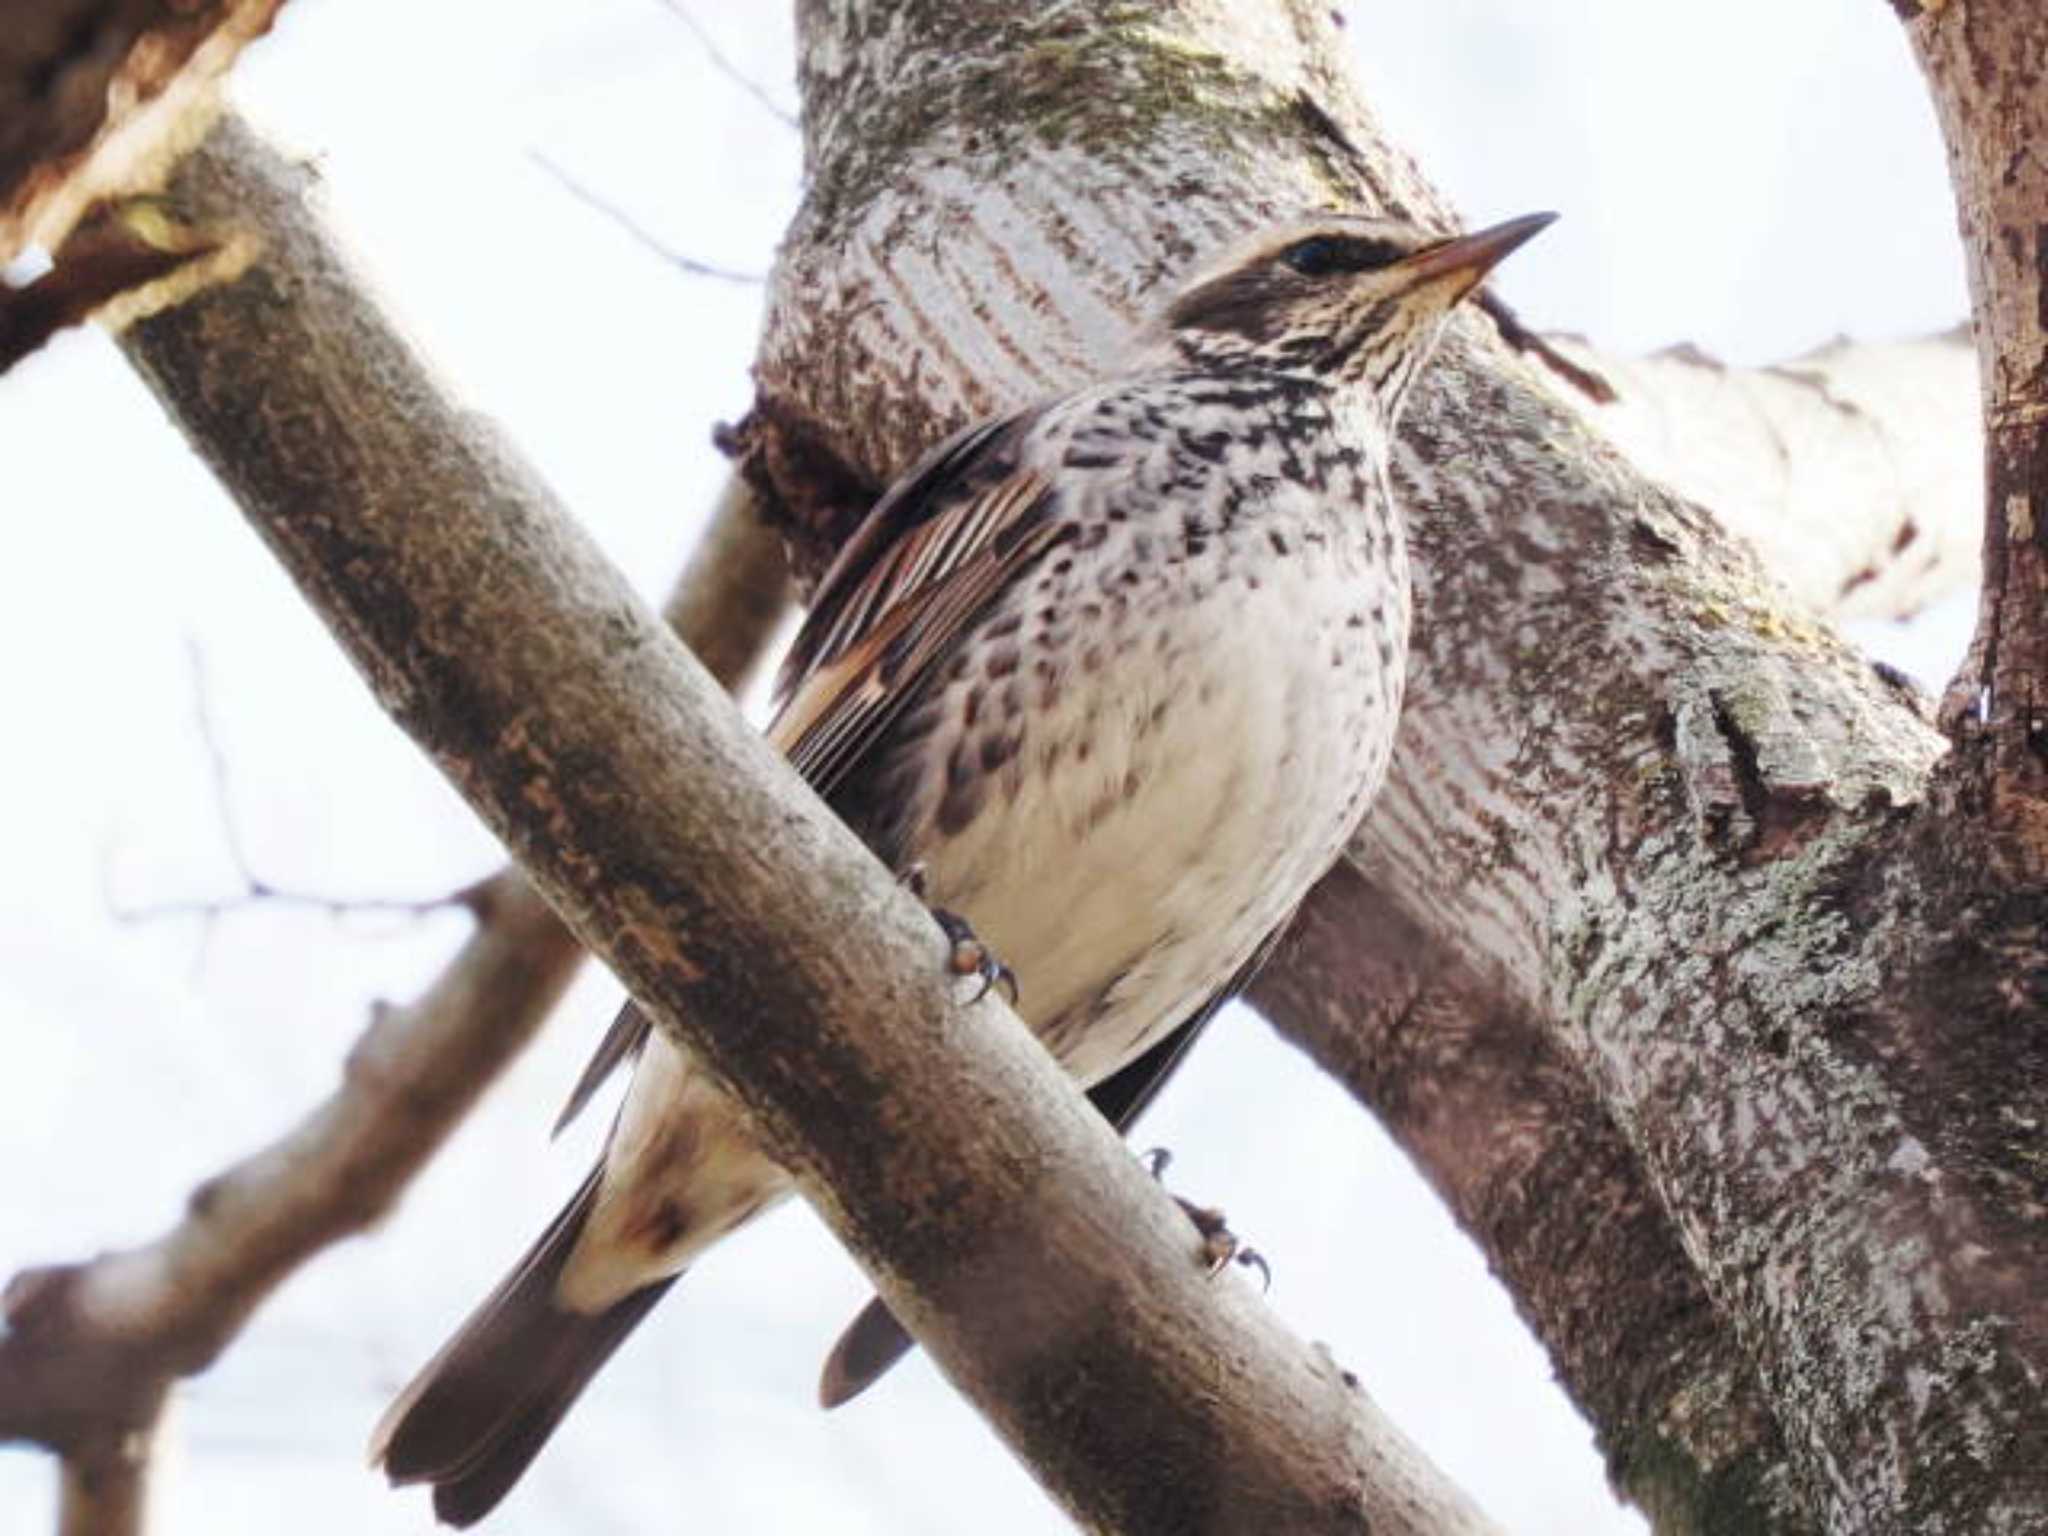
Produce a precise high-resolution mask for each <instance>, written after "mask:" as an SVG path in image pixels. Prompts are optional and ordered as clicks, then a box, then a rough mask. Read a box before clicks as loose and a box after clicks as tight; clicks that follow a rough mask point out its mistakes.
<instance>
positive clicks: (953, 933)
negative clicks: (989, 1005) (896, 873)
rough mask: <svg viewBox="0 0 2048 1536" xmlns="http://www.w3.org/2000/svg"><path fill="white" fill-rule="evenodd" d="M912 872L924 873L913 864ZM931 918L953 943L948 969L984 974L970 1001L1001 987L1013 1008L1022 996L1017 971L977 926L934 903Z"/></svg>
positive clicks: (978, 974) (956, 971) (973, 974)
mask: <svg viewBox="0 0 2048 1536" xmlns="http://www.w3.org/2000/svg"><path fill="white" fill-rule="evenodd" d="M913 873H918V874H921V870H918V869H917V867H916V866H913ZM906 883H908V881H907V878H906ZM913 889H915V887H913ZM932 920H933V921H934V922H936V923H937V924H938V925H939V931H940V932H941V933H943V934H944V935H945V936H946V941H947V942H948V943H950V944H951V945H952V946H953V953H952V956H951V957H950V958H949V959H948V961H947V962H946V963H947V967H948V969H950V970H951V971H952V972H953V974H954V975H955V976H979V977H980V978H981V990H980V991H978V992H976V993H975V994H974V996H973V997H971V998H970V999H968V1001H969V1002H975V1003H978V1002H980V1001H981V1000H982V999H983V998H984V997H987V996H988V994H989V990H990V988H992V987H1001V988H1002V989H1003V990H1004V991H1005V992H1008V993H1009V994H1010V1006H1011V1007H1013V1008H1014V1007H1015V1006H1016V1005H1017V998H1018V996H1019V992H1018V988H1017V973H1016V972H1015V971H1013V970H1011V969H1010V968H1009V967H1008V966H1007V965H1005V964H1003V962H1002V961H1001V959H999V958H998V957H997V955H996V953H995V951H994V950H992V949H990V948H989V947H988V946H987V945H986V944H984V943H982V942H981V940H980V939H979V938H977V937H976V936H975V932H974V930H973V929H972V928H971V927H969V926H968V923H967V919H966V918H964V917H962V916H960V914H959V913H957V912H948V911H946V910H945V908H943V907H933V908H932Z"/></svg>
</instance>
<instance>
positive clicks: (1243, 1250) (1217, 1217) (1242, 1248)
mask: <svg viewBox="0 0 2048 1536" xmlns="http://www.w3.org/2000/svg"><path fill="white" fill-rule="evenodd" d="M1162 1150H1163V1149H1160V1148H1155V1149H1154V1150H1153V1152H1151V1153H1149V1154H1147V1156H1148V1157H1157V1156H1158V1154H1159V1152H1160V1151H1162ZM1173 1198H1174V1203H1175V1204H1177V1205H1179V1207H1180V1208H1181V1209H1182V1210H1183V1211H1185V1212H1186V1213H1187V1218H1188V1220H1189V1221H1191V1222H1193V1223H1194V1227H1195V1231H1196V1232H1197V1233H1198V1234H1199V1235H1200V1237H1201V1239H1202V1259H1203V1268H1204V1269H1205V1270H1206V1271H1207V1272H1208V1274H1209V1276H1210V1277H1211V1278H1212V1279H1213V1278H1214V1277H1215V1276H1217V1275H1220V1274H1222V1273H1223V1268H1224V1266H1225V1265H1227V1264H1231V1263H1236V1264H1241V1265H1243V1266H1244V1267H1245V1268H1246V1269H1256V1270H1257V1271H1258V1272H1259V1277H1260V1281H1261V1284H1260V1289H1261V1290H1271V1289H1272V1288H1273V1267H1272V1266H1271V1265H1270V1264H1268V1263H1267V1262H1266V1256H1265V1255H1264V1254H1262V1253H1260V1252H1259V1251H1258V1249H1256V1248H1252V1247H1249V1246H1247V1245H1246V1244H1244V1243H1242V1242H1239V1241H1238V1237H1237V1234H1236V1233H1235V1232H1233V1231H1231V1230H1230V1223H1229V1221H1228V1220H1227V1219H1226V1218H1225V1216H1224V1214H1223V1213H1222V1212H1221V1211H1219V1210H1217V1209H1216V1208H1215V1207H1214V1206H1213V1205H1196V1204H1195V1203H1194V1201H1192V1200H1184V1199H1182V1198H1181V1197H1180V1196H1179V1195H1175V1196H1174V1197H1173Z"/></svg>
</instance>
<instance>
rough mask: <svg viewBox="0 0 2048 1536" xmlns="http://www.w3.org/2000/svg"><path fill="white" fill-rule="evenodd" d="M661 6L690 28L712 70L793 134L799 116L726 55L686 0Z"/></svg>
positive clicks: (673, 0) (675, 0) (664, 2)
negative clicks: (750, 98)
mask: <svg viewBox="0 0 2048 1536" xmlns="http://www.w3.org/2000/svg"><path fill="white" fill-rule="evenodd" d="M662 4H663V5H664V6H666V7H667V8H668V12H669V14H670V15H672V16H674V17H675V19H676V20H677V21H680V22H681V23H682V24H683V25H684V26H686V27H688V28H689V29H690V32H691V34H692V35H693V36H695V38H696V39H697V44H698V46H699V47H701V48H702V49H703V50H704V57H705V58H707V59H708V60H710V61H711V67H712V68H713V69H715V70H717V71H718V72H719V73H720V74H721V75H723V76H725V78H726V79H728V80H730V81H731V82H732V83H733V84H734V85H736V86H738V87H739V88H740V89H741V90H743V91H745V92H746V93H747V94H748V95H749V96H751V97H753V98H754V100H755V101H757V102H759V103H760V104H761V106H762V108H763V109H764V110H765V111H766V112H767V113H768V115H769V116H770V117H773V118H774V119H775V120H776V121H777V122H779V123H781V124H782V125H783V127H785V128H787V129H789V130H790V131H791V132H795V131H796V128H797V126H798V125H797V120H796V114H795V113H794V112H792V111H790V110H789V108H787V107H785V106H783V105H782V103H780V102H779V101H777V100H776V99H775V98H774V97H773V96H770V95H769V94H768V92H767V90H766V88H765V87H763V86H762V84H761V82H760V81H758V80H756V79H754V78H753V77H752V76H751V75H749V74H747V73H746V72H745V71H744V70H742V69H741V68H740V67H739V66H738V65H737V64H734V63H733V62H732V60H731V59H728V58H727V57H726V56H725V54H724V52H723V51H721V50H720V48H719V46H718V43H717V40H716V39H714V38H713V37H712V35H711V33H710V32H709V31H708V30H707V29H706V27H705V25H704V23H703V22H701V21H699V20H698V19H697V17H696V15H695V14H694V13H693V12H692V11H691V10H690V8H689V7H688V6H687V5H685V4H683V0H662Z"/></svg>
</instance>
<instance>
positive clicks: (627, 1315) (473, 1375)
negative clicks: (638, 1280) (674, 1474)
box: [370, 1172, 676, 1525]
mask: <svg viewBox="0 0 2048 1536" xmlns="http://www.w3.org/2000/svg"><path fill="white" fill-rule="evenodd" d="M597 1177H598V1176H597V1174H596V1173H595V1172H593V1173H592V1174H591V1176H590V1177H589V1178H588V1179H586V1180H584V1182H583V1186H582V1188H580V1189H579V1190H578V1191H577V1192H576V1194H575V1195H574V1196H573V1197H572V1198H571V1199H570V1201H569V1203H568V1204H567V1205H566V1206H564V1207H563V1209H562V1212H561V1214H560V1215H559V1216H557V1217H556V1218H555V1220H554V1222H553V1223H552V1224H551V1225H550V1226H549V1227H548V1229H547V1231H546V1232H544V1233H542V1234H541V1236H540V1240H539V1241H538V1242H536V1243H535V1244H534V1245H533V1247H532V1249H531V1250H529V1251H528V1253H527V1254H526V1256H525V1257H524V1258H523V1259H521V1260H520V1262H519V1263H518V1265H517V1266H516V1267H515V1268H514V1269H513V1270H512V1272H511V1274H509V1275H507V1276H506V1277H505V1279H504V1281H503V1282H502V1283H500V1285H499V1286H498V1288H497V1289H496V1290H495V1291H493V1292H492V1293H491V1294H490V1296H489V1297H487V1298H486V1299H485V1300H484V1303H483V1304H482V1305H481V1306H479V1307H478V1308H477V1309H476V1311H475V1312H474V1313H472V1314H471V1315H470V1318H469V1320H468V1321H467V1322H465V1323H464V1324H463V1325H462V1327H461V1329H460V1330H459V1331H458V1332H457V1333H456V1335H455V1337H454V1338H452V1339H450V1340H449V1341H448V1343H447V1344H446V1345H445V1346H443V1348H442V1349H441V1352H440V1353H439V1354H437V1355H436V1356H434V1358H433V1359H432V1360H430V1361H429V1362H427V1365H426V1366H425V1368H424V1369H422V1370H421V1371H420V1373H419V1375H418V1376H416V1377H415V1378H414V1379H413V1382H412V1384H411V1385H410V1386H408V1387H407V1388H406V1389H405V1391H404V1392H402V1393H400V1394H399V1397H398V1400H397V1401H396V1402H394V1403H393V1404H392V1405H391V1407H390V1408H389V1409H388V1410H387V1411H386V1412H385V1415H384V1417H383V1419H382V1421H381V1422H380V1423H379V1424H378V1426H377V1430H376V1433H375V1434H374V1435H372V1437H371V1440H370V1462H371V1465H373V1466H378V1465H381V1466H382V1467H383V1469H384V1472H385V1475H386V1476H387V1477H389V1478H390V1479H391V1481H392V1482H393V1483H395V1484H402V1483H431V1484H433V1485H434V1512H435V1513H436V1514H437V1515H439V1516H440V1517H441V1519H443V1520H444V1521H446V1522H447V1523H449V1524H450V1525H471V1524H474V1523H475V1522H476V1521H478V1520H480V1519H482V1518H483V1517H484V1516H485V1515H486V1514H488V1513H489V1512H490V1511H491V1509H492V1508H493V1507H495V1506H496V1504H497V1503H498V1501H499V1500H500V1499H502V1498H504V1496H505V1494H506V1493H507V1492H508V1491H509V1490H510V1489H511V1487H512V1485H513V1484H514V1483H516V1482H517V1481H518V1480H519V1477H520V1474H521V1473H523V1472H524V1471H525V1470H526V1468H527V1466H528V1465H529V1464H530V1463H531V1462H532V1461H533V1458H534V1457H535V1456H536V1455H538V1454H539V1453H540V1448H541V1447H542V1446H543V1445H545V1444H546V1443H547V1439H548V1436H549V1435H550V1434H552V1433H553V1432H554V1429H555V1426H556V1425H557V1424H559V1423H560V1422H561V1421H562V1416H563V1415H564V1414H565V1413H567V1412H568V1411H569V1407H570V1405H571V1404H572V1403H574V1402H575V1401H576V1399H577V1397H578V1396H579V1395H580V1394H581V1393H582V1391H583V1389H584V1388H585V1387H586V1386H588V1385H589V1384H590V1379H591V1377H593V1376H595V1375H596V1374H597V1371H598V1368H599V1367H600V1366H602V1365H603V1364H604V1363H605V1361H606V1360H608V1359H610V1358H611V1355H612V1352H613V1351H614V1350H616V1349H617V1348H618V1347H619V1345H620V1343H621V1342H623V1341H624V1339H625V1337H626V1335H627V1334H628V1333H630V1332H632V1330H633V1327H634V1325H635V1324H637V1323H638V1322H639V1321H640V1319H641V1318H642V1317H644V1316H646V1314H647V1309H648V1308H649V1307H651V1306H653V1305H654V1303H655V1302H656V1301H658V1300H660V1298H661V1296H662V1295H663V1293H664V1292H666V1291H667V1290H668V1288H669V1286H670V1285H672V1284H673V1283H674V1281H675V1278H676V1277H673V1276H671V1277H670V1278H669V1279H666V1280H661V1281H657V1282H656V1283H654V1284H653V1285H649V1286H646V1287H644V1288H642V1289H641V1290H638V1291H635V1292H634V1293H633V1294H632V1295H630V1296H628V1297H626V1298H625V1299H624V1300H622V1301H620V1302H618V1303H616V1304H615V1305H613V1306H611V1307H609V1308H607V1309H606V1310H605V1311H603V1312H597V1313H590V1314H584V1313H578V1312H572V1311H569V1310H568V1309H566V1308H564V1307H562V1306H561V1305H560V1304H559V1303H557V1302H556V1300H555V1284H556V1281H557V1280H559V1279H560V1277H561V1273H562V1267H563V1265H564V1264H565V1263H566V1262H567V1261H568V1257H569V1254H570V1253H571V1251H572V1250H573V1249H574V1248H575V1246H576V1239H577V1237H578V1235H579V1234H580V1233H581V1232H582V1230H583V1224H584V1221H585V1220H586V1219H587V1218H588V1216H589V1213H590V1207H591V1204H592V1202H593V1200H594V1199H595V1197H596V1193H597Z"/></svg>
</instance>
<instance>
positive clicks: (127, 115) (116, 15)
mask: <svg viewBox="0 0 2048 1536" xmlns="http://www.w3.org/2000/svg"><path fill="white" fill-rule="evenodd" d="M281 3H282V0H186V3H180V0H16V3H14V4H11V5H9V7H8V10H7V34H8V35H7V47H6V50H5V52H4V54H0V264H4V263H5V262H8V261H11V260H13V259H14V257H15V256H16V255H17V254H19V253H20V252H21V250H22V249H23V248H24V247H26V246H28V245H30V244H31V243H38V244H41V245H44V246H46V247H48V248H50V249H53V250H54V249H55V248H56V247H57V245H58V244H59V243H60V242H62V241H63V239H64V237H65V236H66V235H67V234H68V233H70V231H71V227H72V225H73V224H75V223H76V222H77V220H78V218H79V216H80V214H81V213H82V212H83V211H84V210H85V209H87V208H89V207H90V206H91V205H92V204H93V203H94V202H96V201H98V200H99V198H100V197H101V196H103V195H104V194H105V193H107V192H108V191H109V190H119V189H123V188H126V187H130V186H133V185H135V184H136V183H138V182H139V181H142V180H145V179H147V176H148V174H149V167H151V166H152V165H158V164H162V163H163V162H164V160H165V158H166V156H167V154H174V153H175V151H176V149H177V148H178V147H179V136H180V134H181V133H190V132H193V131H195V130H196V127H197V126H198V125H199V124H200V123H201V121H202V120H203V118H204V117H205V115H206V106H207V102H208V100H209V94H210V92H211V89H212V86H213V82H214V81H215V80H217V79H218V78H219V77H220V76H221V75H222V74H224V73H225V72H226V70H227V68H228V66H229V65H230V64H232V63H233V62H234V60H235V57H236V55H238V54H239V53H240V52H241V51H242V49H243V48H244V47H245V46H247V44H248V43H249V42H250V41H251V40H252V39H254V38H257V37H260V36H262V35H263V33H264V32H265V31H267V30H268V29H269V27H270V23H271V19H272V18H273V17H274V16H275V14H276V12H277V8H278V6H279V5H280V4H281Z"/></svg>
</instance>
